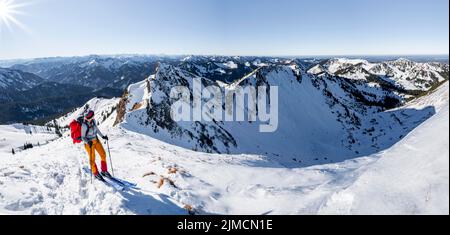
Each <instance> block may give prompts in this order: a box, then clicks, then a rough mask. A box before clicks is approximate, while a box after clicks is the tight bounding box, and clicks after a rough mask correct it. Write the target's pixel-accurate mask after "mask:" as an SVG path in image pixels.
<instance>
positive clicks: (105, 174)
mask: <svg viewBox="0 0 450 235" xmlns="http://www.w3.org/2000/svg"><path fill="white" fill-rule="evenodd" d="M100 174H101V175H102V176H103V177H106V178H110V179H112V178H113V177H112V175H111V174H109V172H107V171H105V172H102V173H100Z"/></svg>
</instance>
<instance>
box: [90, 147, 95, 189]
mask: <svg viewBox="0 0 450 235" xmlns="http://www.w3.org/2000/svg"><path fill="white" fill-rule="evenodd" d="M89 148H90V149H91V155H90V156H89V165H90V166H91V167H90V168H91V184H93V183H94V182H93V181H92V164H91V158H92V149H93V148H92V146H89Z"/></svg>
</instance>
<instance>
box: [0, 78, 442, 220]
mask: <svg viewBox="0 0 450 235" xmlns="http://www.w3.org/2000/svg"><path fill="white" fill-rule="evenodd" d="M448 92H449V87H448V83H446V84H444V85H443V86H441V87H439V88H438V90H436V91H435V92H433V93H431V94H429V95H427V96H423V97H421V98H418V99H416V100H414V101H411V102H408V103H407V104H406V105H405V106H404V107H403V108H404V109H406V108H408V109H417V110H421V109H424V108H426V107H429V106H432V107H434V110H435V112H436V114H435V115H434V116H433V117H432V118H431V119H429V120H427V121H425V122H424V123H423V124H420V125H419V126H418V127H417V128H416V129H415V130H413V131H412V132H410V133H409V134H408V135H407V136H406V137H405V138H404V139H403V140H401V141H399V142H398V143H397V144H395V145H394V146H393V147H392V148H389V149H387V150H386V151H382V152H379V153H376V154H373V155H368V156H363V157H359V158H354V159H351V160H348V161H343V162H338V163H333V164H324V165H315V166H311V167H301V166H299V167H292V168H286V167H285V166H284V165H282V164H280V163H279V162H278V161H277V159H275V158H272V157H269V156H265V155H248V154H239V155H232V154H231V155H230V154H209V153H201V152H195V151H192V150H188V149H186V148H180V147H177V146H174V145H171V144H168V143H165V142H161V141H159V140H157V139H155V138H152V137H150V136H148V135H143V134H139V133H136V132H134V131H130V130H129V129H127V128H126V127H125V126H120V125H119V126H115V127H113V125H114V122H115V120H116V117H117V113H116V111H117V110H115V111H113V112H112V113H110V112H111V107H114V106H115V105H116V104H117V102H118V100H107V99H93V100H91V101H90V102H89V103H88V104H87V106H89V107H90V108H92V109H95V110H96V111H97V113H102V114H104V115H101V117H105V119H103V118H100V122H101V125H100V128H101V129H102V130H103V131H104V132H105V133H107V134H108V135H109V136H110V138H111V143H110V145H111V156H112V159H113V160H114V169H115V172H116V176H118V177H120V178H122V179H127V180H129V181H132V182H135V183H137V185H138V187H137V188H133V189H129V190H128V191H126V192H118V191H116V190H114V189H112V188H110V187H107V186H105V185H103V184H100V183H98V182H94V183H93V184H91V183H90V180H89V173H88V171H89V169H88V166H87V165H88V164H87V162H88V160H87V157H86V156H85V153H84V151H83V148H82V147H81V146H78V145H73V144H72V143H71V139H70V137H68V136H67V135H68V133H66V134H65V136H64V137H63V138H60V139H58V140H56V141H53V142H51V143H49V144H48V145H44V146H41V147H38V148H34V149H32V150H27V151H23V152H19V153H18V154H17V155H15V156H14V157H11V156H10V155H9V154H8V155H5V154H1V153H0V158H1V160H2V164H1V167H0V173H1V174H0V182H1V184H2V188H1V190H0V195H1V197H0V213H1V214H158V215H161V214H188V213H189V214H448V211H449V203H448V198H449V194H448V192H449V184H448V181H449V170H448V165H449V164H448V160H449V158H448V156H449V152H448V150H449V146H448V143H449V139H448V129H449V126H448V123H449V122H448V120H449V117H448V108H449V94H448ZM85 108H86V106H84V107H81V108H80V109H77V110H75V111H74V112H72V113H70V114H69V115H67V116H65V117H62V118H61V119H60V120H59V121H60V122H61V123H64V122H65V121H67V120H70V119H71V118H72V117H75V116H77V115H78V114H79V113H81V112H82V111H83V110H84V109H85ZM107 114H109V115H107ZM24 134H25V133H24ZM300 148H301V147H299V149H300ZM293 202H294V203H293Z"/></svg>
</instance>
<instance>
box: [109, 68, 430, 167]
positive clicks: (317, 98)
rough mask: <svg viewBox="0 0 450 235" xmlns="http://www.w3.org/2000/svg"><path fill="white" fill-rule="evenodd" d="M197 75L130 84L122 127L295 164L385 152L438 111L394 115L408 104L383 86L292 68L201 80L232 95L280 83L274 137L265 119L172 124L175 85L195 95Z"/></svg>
mask: <svg viewBox="0 0 450 235" xmlns="http://www.w3.org/2000/svg"><path fill="white" fill-rule="evenodd" d="M195 78H199V77H198V76H196V75H194V74H192V73H190V72H187V71H185V70H183V69H180V68H178V67H175V66H171V65H165V64H162V65H160V66H159V68H158V70H157V73H156V74H155V75H154V76H151V77H150V78H149V79H146V80H144V81H142V82H139V83H136V84H134V85H132V86H130V87H129V89H128V91H127V93H126V95H125V96H124V98H123V99H122V101H121V105H119V113H120V114H121V115H119V118H118V120H117V122H116V123H118V124H120V125H122V126H123V127H124V128H126V129H129V130H132V131H135V132H139V133H142V134H146V135H149V136H151V137H153V138H157V139H159V140H162V141H164V142H167V143H171V144H174V145H177V146H181V147H184V148H188V149H193V150H197V151H204V152H214V153H235V154H259V155H265V156H270V157H272V158H274V159H277V161H279V162H282V163H283V164H284V165H285V166H294V167H297V166H311V165H316V164H324V163H331V162H340V161H343V160H345V159H349V158H354V157H358V156H365V155H369V154H372V153H376V152H379V151H380V150H383V149H386V148H389V147H390V146H392V145H393V144H394V143H396V142H397V141H398V140H399V139H401V138H403V137H404V136H405V135H406V134H407V133H408V132H409V131H411V130H412V129H414V128H415V127H416V126H417V125H419V124H420V123H421V122H423V121H424V120H426V119H427V118H429V117H430V116H431V115H433V114H434V112H435V111H434V109H433V108H432V107H431V106H427V107H421V108H420V109H415V108H409V109H401V110H395V109H394V110H390V109H391V108H393V107H397V105H399V104H402V103H403V102H406V100H405V99H404V97H403V96H402V95H400V94H398V93H396V92H394V91H392V90H389V89H388V88H385V87H384V86H381V85H380V84H379V83H376V82H367V81H353V80H348V79H346V78H342V77H335V76H331V75H327V74H323V75H320V76H314V75H311V74H308V73H307V72H306V70H305V69H303V68H301V66H298V65H295V64H293V65H274V66H267V67H262V68H258V69H256V70H254V71H253V72H252V73H250V74H248V75H247V76H244V77H243V78H241V79H239V80H236V81H235V82H234V83H231V84H224V83H221V82H217V83H216V81H213V80H210V79H208V78H202V82H203V87H207V86H209V85H218V86H220V87H221V88H222V89H228V90H231V91H233V90H235V89H236V87H237V85H240V86H242V87H245V86H252V87H256V86H260V85H265V86H267V87H269V86H277V87H278V90H279V91H278V94H279V96H278V100H279V103H278V112H279V113H278V128H277V130H276V131H275V132H273V133H260V132H259V130H260V129H259V127H260V125H261V124H265V123H261V122H260V121H256V122H249V121H244V122H174V121H173V120H172V118H171V117H170V112H171V105H172V104H173V102H175V101H174V100H173V99H170V98H169V96H170V91H171V89H172V88H173V87H175V86H187V87H189V89H190V90H191V91H192V90H193V81H194V79H195ZM238 108H242V107H241V106H238ZM243 108H244V109H246V110H247V109H248V107H247V106H245V107H243ZM224 112H225V110H224ZM299 146H301V147H299Z"/></svg>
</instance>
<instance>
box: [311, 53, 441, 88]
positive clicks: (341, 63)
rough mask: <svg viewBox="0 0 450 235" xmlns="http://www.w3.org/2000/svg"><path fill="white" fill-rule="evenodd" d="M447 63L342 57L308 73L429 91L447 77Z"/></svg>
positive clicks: (328, 61) (325, 62)
mask: <svg viewBox="0 0 450 235" xmlns="http://www.w3.org/2000/svg"><path fill="white" fill-rule="evenodd" d="M448 70H449V67H448V65H447V64H440V63H417V62H413V61H410V60H407V59H398V60H395V61H387V62H382V63H370V62H368V61H366V60H350V59H345V58H339V59H330V60H327V61H324V62H322V63H319V64H317V65H315V66H314V67H312V68H311V69H309V71H308V73H310V74H313V75H321V74H322V73H324V72H327V73H329V74H331V75H335V76H340V77H344V78H348V79H353V80H365V81H366V80H373V79H374V78H377V79H382V80H385V81H387V82H389V83H391V84H393V85H397V86H399V87H401V88H403V89H405V90H421V91H426V90H429V89H430V88H431V87H432V86H433V85H434V84H436V83H439V82H443V81H445V80H448Z"/></svg>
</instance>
